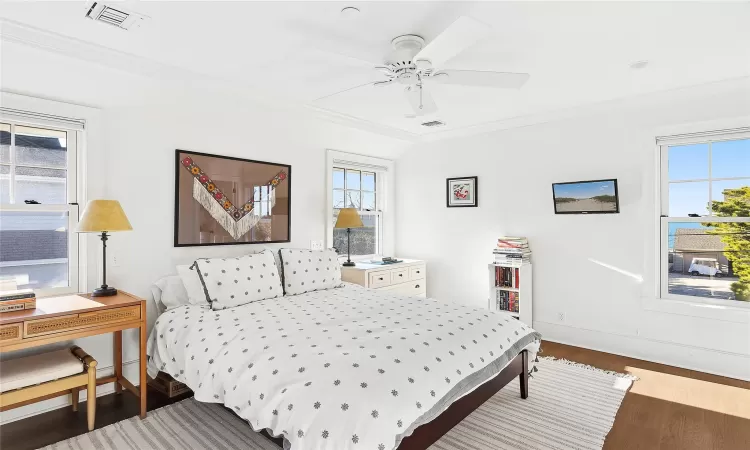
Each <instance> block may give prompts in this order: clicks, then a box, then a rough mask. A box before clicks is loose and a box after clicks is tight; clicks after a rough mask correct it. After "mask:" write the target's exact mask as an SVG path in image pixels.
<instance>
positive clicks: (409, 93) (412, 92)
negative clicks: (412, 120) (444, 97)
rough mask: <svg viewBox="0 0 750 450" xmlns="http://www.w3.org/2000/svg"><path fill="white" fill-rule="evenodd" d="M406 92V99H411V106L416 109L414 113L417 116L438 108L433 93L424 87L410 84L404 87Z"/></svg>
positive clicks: (432, 111)
mask: <svg viewBox="0 0 750 450" xmlns="http://www.w3.org/2000/svg"><path fill="white" fill-rule="evenodd" d="M404 94H405V95H406V99H407V100H408V101H409V104H410V105H411V108H412V109H413V110H414V114H415V115H417V116H423V115H425V114H431V113H434V112H436V111H437V109H438V108H437V105H436V104H435V100H433V98H432V95H430V93H429V92H427V91H425V90H424V88H420V87H419V86H409V87H407V88H406V89H404Z"/></svg>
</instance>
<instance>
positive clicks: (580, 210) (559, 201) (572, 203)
mask: <svg viewBox="0 0 750 450" xmlns="http://www.w3.org/2000/svg"><path fill="white" fill-rule="evenodd" d="M552 195H553V198H554V200H555V214H614V213H619V212H620V200H619V198H618V197H617V180H615V179H612V180H591V181H573V182H570V183H553V184H552Z"/></svg>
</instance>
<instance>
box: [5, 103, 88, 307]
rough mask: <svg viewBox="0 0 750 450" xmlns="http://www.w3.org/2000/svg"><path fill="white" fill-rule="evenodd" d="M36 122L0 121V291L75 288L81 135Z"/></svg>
mask: <svg viewBox="0 0 750 450" xmlns="http://www.w3.org/2000/svg"><path fill="white" fill-rule="evenodd" d="M0 112H2V111H0ZM3 116H4V115H3ZM17 116H18V115H17V114H16V115H15V116H14V117H17ZM34 123H35V122H33V121H29V122H26V121H23V120H19V121H15V120H8V118H3V119H0V290H8V289H25V288H31V289H34V290H35V291H36V292H37V294H39V295H47V294H53V293H54V294H57V293H64V292H75V291H77V290H78V235H77V234H76V233H75V232H74V231H73V230H74V229H75V226H76V224H77V221H78V207H77V205H76V202H77V183H76V173H77V166H76V163H77V159H76V154H77V143H78V133H77V131H76V130H73V129H66V128H61V127H56V126H49V125H46V124H45V125H35V124H34Z"/></svg>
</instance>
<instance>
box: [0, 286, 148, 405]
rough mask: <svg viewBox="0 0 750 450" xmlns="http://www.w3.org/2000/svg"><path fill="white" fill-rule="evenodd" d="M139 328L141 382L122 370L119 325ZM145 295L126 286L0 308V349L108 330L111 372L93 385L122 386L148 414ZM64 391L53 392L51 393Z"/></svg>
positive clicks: (62, 339)
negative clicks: (29, 306)
mask: <svg viewBox="0 0 750 450" xmlns="http://www.w3.org/2000/svg"><path fill="white" fill-rule="evenodd" d="M131 328H137V329H138V330H139V332H140V333H139V344H140V361H139V364H140V367H139V369H140V370H139V373H140V377H139V386H138V387H136V386H135V385H134V384H133V383H131V382H130V381H128V380H127V379H126V378H125V377H123V375H122V331H123V330H127V329H131ZM146 332H147V328H146V301H145V300H143V299H142V298H139V297H136V296H135V295H132V294H128V293H127V292H123V291H118V292H117V295H114V296H111V297H92V296H91V295H90V294H77V295H65V296H61V297H47V298H40V299H37V301H36V309H27V310H22V311H13V312H6V313H2V314H0V353H7V352H12V351H15V350H21V349H26V348H32V347H41V346H44V345H49V344H53V343H56V342H64V341H71V340H73V339H80V338H84V337H88V336H95V335H99V334H107V333H112V334H113V337H114V372H115V373H114V375H111V376H108V377H104V378H99V379H97V380H96V384H97V385H102V384H105V383H115V392H116V393H119V392H121V391H122V388H125V389H127V390H128V391H130V392H132V393H133V394H134V395H135V396H136V397H139V400H140V417H141V418H145V417H146V395H147V394H146V386H147V384H148V383H147V379H146V358H147V356H146V339H147V336H146ZM63 393H64V392H58V393H52V394H49V395H48V396H46V397H45V399H47V398H53V397H57V396H60V395H62V394H63Z"/></svg>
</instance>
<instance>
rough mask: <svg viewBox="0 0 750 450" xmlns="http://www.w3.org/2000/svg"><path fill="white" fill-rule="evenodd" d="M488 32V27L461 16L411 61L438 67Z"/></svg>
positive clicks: (489, 29)
mask: <svg viewBox="0 0 750 450" xmlns="http://www.w3.org/2000/svg"><path fill="white" fill-rule="evenodd" d="M490 31H491V28H490V27H489V26H488V25H486V24H484V23H482V22H479V21H478V20H474V19H472V18H470V17H466V16H461V17H459V18H458V20H456V21H455V22H453V23H452V24H450V25H449V26H448V28H446V29H445V30H443V32H442V33H440V35H438V37H436V38H435V39H433V40H432V41H431V42H430V43H429V44H427V46H426V47H425V48H423V49H422V50H421V51H420V52H419V53H417V54H416V56H414V58H413V60H414V61H418V60H420V59H422V60H428V61H430V62H431V63H432V66H433V67H439V66H441V65H443V63H444V62H446V61H447V60H449V59H451V58H453V57H454V56H456V55H458V54H459V53H461V52H462V51H463V50H464V49H466V48H467V47H469V46H471V45H473V44H474V43H476V42H478V41H479V40H480V39H483V38H484V37H486V36H487V35H489V34H490Z"/></svg>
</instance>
